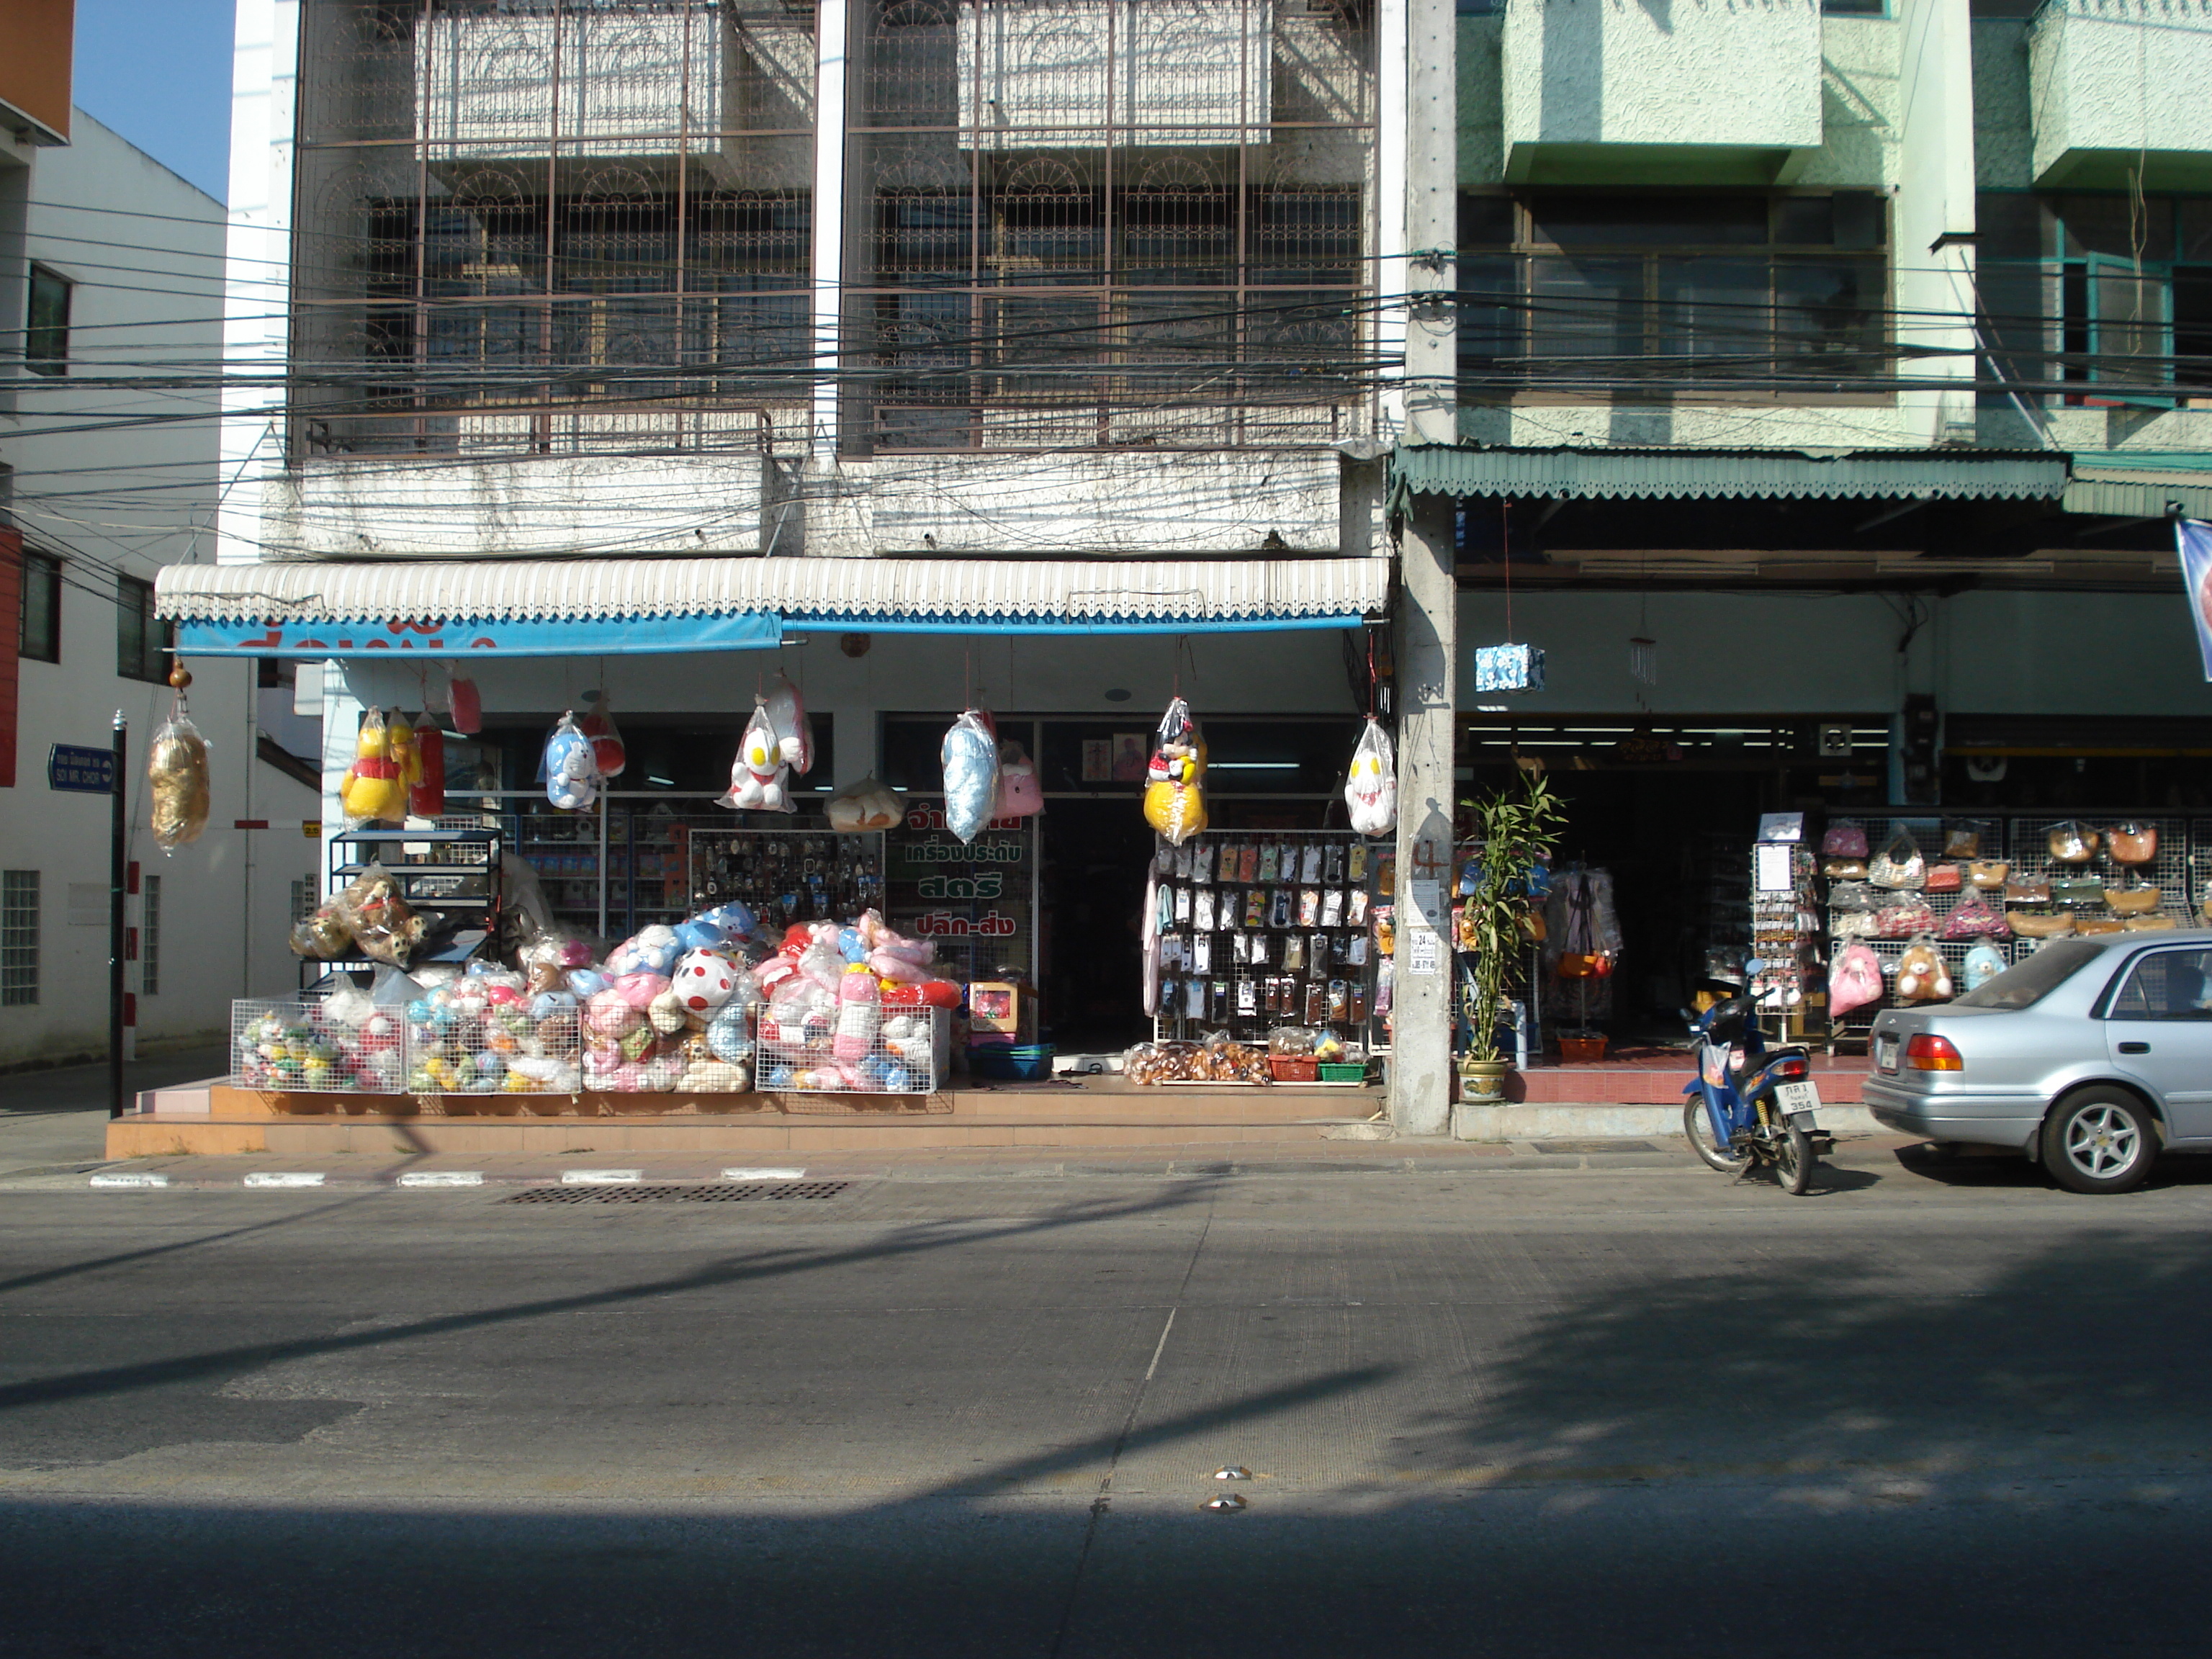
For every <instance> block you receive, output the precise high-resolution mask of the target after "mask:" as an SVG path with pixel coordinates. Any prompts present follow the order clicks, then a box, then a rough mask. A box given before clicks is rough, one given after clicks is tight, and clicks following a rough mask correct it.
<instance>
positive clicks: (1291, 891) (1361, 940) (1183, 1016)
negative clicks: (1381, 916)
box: [1147, 829, 1385, 1044]
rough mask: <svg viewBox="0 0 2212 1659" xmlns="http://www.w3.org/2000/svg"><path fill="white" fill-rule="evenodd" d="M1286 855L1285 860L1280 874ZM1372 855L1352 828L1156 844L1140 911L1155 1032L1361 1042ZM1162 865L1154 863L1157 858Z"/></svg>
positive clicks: (1367, 989) (1373, 906)
mask: <svg viewBox="0 0 2212 1659" xmlns="http://www.w3.org/2000/svg"><path fill="white" fill-rule="evenodd" d="M1286 859H1289V860H1295V865H1296V867H1295V868H1294V869H1293V870H1291V872H1290V873H1289V874H1287V875H1286V874H1285V860H1286ZM1162 866H1164V867H1162ZM1382 868H1383V859H1382V858H1381V857H1380V856H1379V855H1378V849H1377V848H1376V846H1375V844H1374V843H1373V842H1370V841H1368V840H1367V839H1366V838H1365V837H1364V836H1360V835H1358V834H1356V833H1355V832H1353V831H1352V830H1349V829H1345V830H1326V829H1280V830H1236V829H1226V830H1210V831H1207V832H1206V833H1204V834H1201V835H1197V836H1192V837H1191V838H1190V839H1189V840H1188V841H1187V842H1184V843H1183V844H1182V846H1181V847H1179V848H1176V847H1170V846H1169V845H1168V844H1167V843H1166V842H1164V841H1163V842H1159V843H1158V848H1157V850H1156V854H1155V864H1154V869H1155V872H1156V874H1157V876H1158V886H1157V890H1156V891H1157V894H1158V897H1156V900H1155V902H1156V903H1157V904H1158V906H1159V909H1158V911H1156V912H1155V915H1153V916H1152V917H1151V918H1148V919H1147V925H1148V926H1152V927H1155V928H1156V930H1157V933H1158V951H1159V967H1158V973H1159V1000H1158V1013H1157V1015H1156V1016H1155V1017H1154V1019H1153V1035H1154V1037H1155V1039H1156V1040H1160V1041H1176V1040H1185V1039H1190V1038H1194V1037H1196V1036H1200V1034H1202V1033H1207V1032H1212V1031H1220V1030H1226V1031H1228V1032H1229V1033H1230V1034H1231V1036H1234V1037H1236V1038H1237V1039H1238V1040H1239V1041H1241V1042H1250V1043H1255V1044H1256V1043H1261V1042H1265V1041H1266V1038H1267V1032H1268V1031H1269V1030H1271V1029H1273V1027H1276V1026H1284V1025H1293V1026H1304V1027H1310V1028H1312V1029H1314V1030H1323V1029H1326V1030H1331V1031H1334V1033H1335V1034H1336V1035H1337V1036H1339V1037H1340V1038H1341V1039H1342V1040H1343V1041H1345V1042H1358V1043H1362V1044H1364V1043H1365V1042H1366V1041H1367V1039H1368V1036H1369V1035H1370V1030H1371V1028H1372V1026H1373V1024H1374V1022H1375V1012H1374V1004H1375V981H1376V967H1377V965H1378V963H1379V958H1380V955H1381V953H1380V951H1379V950H1378V949H1377V948H1376V938H1375V928H1376V913H1377V912H1378V911H1379V910H1380V909H1381V908H1383V904H1384V902H1385V901H1384V900H1383V896H1382V892H1381V876H1382Z"/></svg>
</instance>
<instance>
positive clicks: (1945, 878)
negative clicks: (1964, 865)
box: [1922, 864, 1966, 893]
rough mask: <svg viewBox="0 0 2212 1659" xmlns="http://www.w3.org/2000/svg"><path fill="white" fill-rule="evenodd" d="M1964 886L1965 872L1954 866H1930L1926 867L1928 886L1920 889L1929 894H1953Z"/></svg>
mask: <svg viewBox="0 0 2212 1659" xmlns="http://www.w3.org/2000/svg"><path fill="white" fill-rule="evenodd" d="M1965 885H1966V872H1965V871H1964V870H1962V869H1960V867H1959V866H1957V865H1955V864H1931V865H1929V866H1928V884H1927V886H1926V887H1924V888H1923V889H1922V890H1923V892H1929V893H1955V892H1958V891H1959V890H1960V889H1961V888H1963V887H1965Z"/></svg>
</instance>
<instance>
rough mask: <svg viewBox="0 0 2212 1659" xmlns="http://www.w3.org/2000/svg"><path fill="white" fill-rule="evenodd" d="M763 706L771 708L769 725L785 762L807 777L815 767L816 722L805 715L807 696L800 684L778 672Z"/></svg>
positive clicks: (770, 683) (767, 691) (763, 696)
mask: <svg viewBox="0 0 2212 1659" xmlns="http://www.w3.org/2000/svg"><path fill="white" fill-rule="evenodd" d="M761 706H762V707H763V708H765V709H767V710H768V723H769V729H770V730H772V731H773V732H775V741H776V747H777V750H778V751H779V752H780V753H781V757H782V759H783V763H784V764H785V765H786V766H788V767H789V768H790V769H792V770H793V771H794V772H796V773H797V774H799V776H800V777H802V778H803V777H805V775H807V774H808V773H809V772H811V771H812V770H813V769H814V722H813V721H812V720H809V719H808V718H807V717H806V699H805V697H803V696H799V688H798V687H797V686H795V685H793V684H792V683H791V682H790V681H789V680H787V679H786V678H784V677H783V676H782V675H781V674H778V675H775V677H774V678H771V679H770V680H769V683H768V690H766V691H765V692H764V693H763V695H762V698H761Z"/></svg>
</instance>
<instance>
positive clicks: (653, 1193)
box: [499, 1181, 853, 1204]
mask: <svg viewBox="0 0 2212 1659" xmlns="http://www.w3.org/2000/svg"><path fill="white" fill-rule="evenodd" d="M852 1184H853V1183H852V1182H849V1181H743V1182H734V1181H714V1182H699V1183H697V1184H696V1185H690V1186H683V1187H525V1188H523V1189H522V1190H521V1191H520V1192H519V1193H512V1194H508V1195H507V1197H505V1198H502V1199H501V1200H499V1201H500V1202H501V1203H502V1204H742V1203H744V1202H745V1201H746V1200H750V1199H758V1200H763V1201H766V1202H770V1203H774V1202H776V1201H779V1200H786V1199H793V1198H835V1197H836V1196H837V1194H840V1193H842V1192H843V1191H844V1190H845V1188H848V1187H849V1186H851V1185H852Z"/></svg>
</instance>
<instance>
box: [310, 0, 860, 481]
mask: <svg viewBox="0 0 2212 1659" xmlns="http://www.w3.org/2000/svg"><path fill="white" fill-rule="evenodd" d="M301 11H302V14H303V16H302V23H301V76H300V105H299V115H298V127H297V136H298V140H299V148H298V168H297V181H298V182H297V190H298V199H297V205H296V211H297V215H298V221H297V222H298V225H299V228H300V233H301V234H298V235H297V236H295V246H296V247H297V249H298V255H297V258H296V261H295V266H294V271H293V284H294V286H293V342H294V343H293V352H294V356H295V360H296V361H300V362H316V363H335V364H342V365H347V366H349V368H351V370H352V371H353V373H354V374H356V375H357V376H358V379H357V380H355V381H354V382H353V383H351V384H348V383H347V382H346V378H345V376H343V375H337V376H332V377H331V379H330V380H328V382H327V383H325V382H324V381H321V380H319V381H318V383H317V384H316V385H315V386H313V387H295V390H294V394H293V403H292V407H293V411H294V416H295V449H296V450H297V452H298V453H303V454H310V455H313V454H324V455H343V454H350V453H393V452H417V453H476V454H487V455H489V454H531V453H548V452H556V451H558V452H574V451H589V450H594V449H598V450H635V449H637V448H639V447H651V448H653V449H668V448H679V449H692V450H714V449H741V448H750V447H755V446H757V445H762V444H764V443H768V442H772V441H774V439H775V436H776V435H779V434H780V433H781V432H783V431H785V430H786V429H788V430H789V431H790V432H791V433H792V434H793V436H795V437H796V438H797V439H799V441H802V442H803V441H804V438H805V423H804V420H803V417H802V411H803V410H805V408H806V407H807V405H808V404H809V402H810V398H811V391H810V388H809V386H808V377H807V373H806V370H807V368H808V367H809V365H810V364H811V358H812V352H813V346H812V338H811V328H812V324H811V299H810V297H809V281H810V274H811V262H810V258H809V252H810V247H811V234H812V229H811V227H812V212H813V204H812V194H811V185H812V181H813V168H814V134H813V125H814V82H815V57H816V53H815V27H814V17H813V7H811V5H806V4H794V3H791V0H534V3H531V4H528V5H515V4H509V3H507V0H400V3H393V0H305V3H304V4H303V5H302V7H301ZM794 371H796V372H794Z"/></svg>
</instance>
